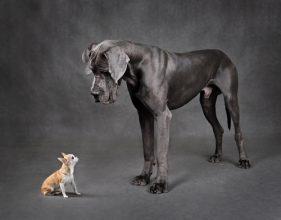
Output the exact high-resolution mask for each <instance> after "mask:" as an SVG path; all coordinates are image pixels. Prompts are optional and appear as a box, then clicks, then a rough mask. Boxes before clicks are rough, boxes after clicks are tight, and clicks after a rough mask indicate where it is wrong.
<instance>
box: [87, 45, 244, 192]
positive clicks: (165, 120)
mask: <svg viewBox="0 0 281 220" xmlns="http://www.w3.org/2000/svg"><path fill="white" fill-rule="evenodd" d="M82 60H83V62H84V63H87V67H86V71H87V73H92V74H93V75H94V80H93V84H92V87H91V94H92V95H93V96H94V99H95V101H96V102H101V103H104V104H108V103H113V102H115V100H116V97H117V90H118V87H119V86H120V83H121V80H122V79H123V80H125V81H126V83H127V87H128V90H129V94H130V97H131V100H132V102H133V105H134V106H135V107H136V109H137V111H138V115H139V121H140V126H141V131H142V140H143V153H144V166H143V170H142V172H141V174H140V175H138V176H136V177H134V178H133V180H132V181H131V183H132V184H133V185H147V184H149V183H150V176H151V174H152V172H153V165H154V164H155V162H156V165H157V177H156V180H155V182H154V183H153V184H152V185H151V186H150V188H149V192H151V193H164V192H167V191H168V185H167V176H168V149H169V128H170V122H171V118H172V113H171V110H173V109H177V108H180V107H181V106H183V105H185V104H186V103H188V102H189V101H190V100H191V99H193V98H194V97H195V96H197V95H198V94H200V103H201V106H202V109H203V113H204V115H205V117H206V119H207V120H208V122H209V123H210V124H211V126H212V128H213V132H214V135H215V139H216V149H215V153H214V154H213V155H212V156H211V157H210V158H209V161H210V162H212V163H217V162H220V161H221V160H222V136H223V132H224V130H223V128H222V126H221V125H220V123H219V121H218V119H217V116H216V109H215V104H216V99H217V96H218V95H219V94H223V97H224V101H225V109H226V112H227V119H228V120H227V121H228V128H229V129H230V126H231V119H232V121H233V124H234V129H235V135H234V137H235V141H236V144H237V147H238V152H239V163H238V166H239V167H240V168H249V167H250V162H249V159H248V157H247V154H246V152H245V147H244V141H243V137H242V132H241V128H240V123H239V106H238V96H237V92H238V76H237V70H236V68H235V65H234V64H233V63H232V61H231V60H230V58H229V57H228V56H227V55H226V54H225V53H223V52H222V51H220V50H215V49H208V50H197V51H192V52H187V53H174V52H169V51H167V50H163V49H160V48H158V47H156V46H148V45H144V44H140V43H133V42H131V41H119V40H105V41H103V42H101V43H92V44H90V45H89V46H88V47H87V48H86V49H85V51H84V52H83V54H82Z"/></svg>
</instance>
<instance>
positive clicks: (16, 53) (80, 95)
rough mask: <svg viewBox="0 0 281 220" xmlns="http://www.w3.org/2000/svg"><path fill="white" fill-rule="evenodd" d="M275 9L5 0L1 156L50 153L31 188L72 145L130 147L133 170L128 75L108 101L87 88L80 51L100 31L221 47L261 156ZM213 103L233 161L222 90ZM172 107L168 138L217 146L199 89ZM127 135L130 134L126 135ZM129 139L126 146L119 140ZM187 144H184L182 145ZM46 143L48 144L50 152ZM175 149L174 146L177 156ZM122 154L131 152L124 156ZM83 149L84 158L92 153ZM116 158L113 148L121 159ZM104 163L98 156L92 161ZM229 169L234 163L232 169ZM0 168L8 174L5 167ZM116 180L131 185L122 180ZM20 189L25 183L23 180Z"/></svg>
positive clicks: (273, 132) (267, 127)
mask: <svg viewBox="0 0 281 220" xmlns="http://www.w3.org/2000/svg"><path fill="white" fill-rule="evenodd" d="M280 11H281V2H280V1H272V0H267V1H265V0H263V1H262V0H255V1H244V0H243V1H237V0H235V1H234V0H233V1H223V0H212V1H197V0H188V1H186V0H182V1H176V0H171V1H161V0H158V1H149V0H148V1H135V0H127V1H113V0H112V1H105V0H100V1H98V0H95V1H94V0H92V1H86V0H81V1H67V0H64V1H63V0H56V1H35V0H34V1H28V0H24V1H16V0H10V1H1V2H0V19H1V20H0V23H1V26H0V33H1V34H0V42H1V47H0V49H1V52H0V73H1V76H0V77H1V81H0V103H1V104H0V135H1V136H0V145H1V149H3V152H6V153H5V160H2V161H0V164H1V163H2V165H4V166H7V167H8V168H9V166H10V169H12V170H13V172H15V173H17V170H18V167H20V165H17V163H15V162H13V163H12V162H9V161H11V158H13V157H15V155H14V154H16V155H17V157H18V158H19V161H21V160H20V158H21V157H20V155H26V156H27V158H28V159H26V160H25V159H23V161H22V163H23V164H28V163H34V164H33V165H34V166H36V165H38V164H37V162H35V161H36V159H35V158H34V157H35V156H36V157H37V160H38V163H39V164H40V161H42V160H49V161H52V162H49V163H47V162H45V165H44V166H45V167H49V168H48V169H47V168H45V167H44V168H43V167H42V169H41V170H40V172H39V171H38V173H37V174H36V175H37V176H38V179H37V181H36V182H34V187H35V188H36V187H37V188H38V187H39V185H36V184H39V183H40V184H41V182H40V181H41V180H43V178H44V176H45V175H46V174H47V173H48V172H49V170H50V165H52V166H53V168H54V169H55V168H57V164H56V162H55V159H56V157H57V156H58V152H60V150H62V151H63V150H64V151H70V150H73V151H74V152H77V153H78V154H80V155H84V156H85V157H86V156H87V155H91V154H92V153H93V154H94V152H92V151H95V150H96V151H98V150H99V151H98V152H100V153H101V152H102V155H108V154H109V155H110V152H114V151H116V152H118V155H119V153H120V154H121V152H131V151H132V155H136V158H138V162H137V165H136V166H135V167H134V170H133V171H132V173H130V175H128V177H132V176H133V175H134V174H137V172H139V168H140V167H141V163H142V154H141V139H140V129H139V125H138V118H137V113H136V110H135V109H134V107H133V105H132V104H131V101H130V99H129V95H128V92H127V91H126V86H125V83H124V82H123V83H122V87H121V89H120V93H121V94H120V96H119V99H118V101H117V102H116V103H115V104H114V105H107V106H103V105H99V104H95V103H94V101H93V99H92V97H91V96H90V90H89V89H90V85H91V80H92V77H91V76H86V75H85V74H84V72H83V71H84V65H83V64H82V62H81V53H82V51H83V50H84V48H85V47H86V46H87V45H88V44H89V43H90V42H92V41H96V42H100V41H102V40H105V39H128V40H132V41H135V42H141V43H146V44H152V45H157V46H159V47H161V48H165V49H168V50H170V51H178V52H184V51H190V50H196V49H205V48H218V49H221V50H223V51H225V52H226V53H227V54H228V55H229V56H230V57H231V59H232V60H233V61H234V63H235V64H236V65H237V68H238V72H239V98H240V110H241V125H242V129H243V130H244V133H245V136H246V140H247V142H248V143H250V144H249V147H248V151H249V152H250V153H251V154H252V155H253V156H252V158H254V159H256V162H255V163H258V162H257V161H258V158H259V159H261V158H263V154H262V153H261V154H260V155H259V156H258V154H256V155H255V152H256V151H257V149H260V152H264V148H263V147H266V148H267V149H269V151H268V152H270V151H271V150H272V149H273V147H272V148H270V146H271V142H270V141H273V142H274V143H278V144H275V145H274V146H277V145H279V141H277V142H276V140H277V139H278V136H279V134H280V131H281V123H280V116H281V113H280V112H281V102H280V94H281V87H280V80H281V72H280V69H281V62H280V54H281V41H280V35H281V32H280V30H281V26H280V24H281V22H280ZM217 106H218V107H217V112H218V115H219V118H220V121H221V124H222V125H223V127H224V128H225V131H226V132H225V136H226V137H229V143H231V144H230V145H231V148H233V152H234V153H233V155H232V154H231V158H232V160H233V161H232V162H233V163H234V161H236V159H237V154H236V152H235V150H236V149H234V148H235V146H234V144H233V143H232V138H233V130H232V131H231V133H229V132H228V131H227V127H226V115H225V112H224V103H223V100H222V98H221V97H220V98H219V102H218V104H217ZM172 113H173V121H172V129H171V145H172V147H173V148H177V147H178V148H180V146H182V145H183V143H186V144H188V143H189V141H190V142H192V141H193V142H194V143H195V144H196V145H197V147H196V148H194V151H196V149H197V150H198V154H200V150H201V148H206V146H203V145H206V143H207V145H210V147H209V148H208V150H207V151H206V152H211V151H212V150H213V145H214V144H213V137H212V136H213V134H212V130H211V128H210V126H209V124H208V123H207V122H206V120H205V118H204V117H203V114H202V110H201V107H200V104H199V98H198V97H196V98H195V99H194V100H193V101H191V102H190V103H189V104H188V105H186V106H185V107H183V108H181V109H179V110H175V111H173V112H172ZM125 137H126V138H128V139H131V140H132V141H131V142H130V143H123V142H124V139H125ZM230 137H231V139H230ZM272 137H273V138H272ZM257 138H260V139H257ZM262 138H265V139H266V138H270V141H269V142H264V143H263V146H260V148H255V146H254V144H253V143H257V144H259V143H261V142H260V141H257V140H263V139H262ZM265 139H264V140H265ZM201 140H203V142H200V141H201ZM230 140H231V141H230ZM180 141H182V142H180ZM204 141H205V142H204ZM179 143H182V144H179ZM202 143H205V144H202ZM126 145H130V147H128V148H125V147H123V148H122V146H126ZM78 146H79V148H78ZM105 146H107V147H105ZM211 146H212V147H211ZM274 149H275V151H274V154H275V155H279V154H280V150H279V149H278V148H277V147H276V148H274ZM189 150H190V151H192V149H189ZM189 150H188V149H186V153H187V154H188V152H189ZM12 151H13V153H12ZM46 152H47V153H49V152H51V154H49V156H46ZM176 152H177V151H176V149H175V155H174V156H175V158H177V157H176V155H177V154H176ZM231 152H232V151H231ZM202 154H203V156H206V155H204V153H202ZM269 154H270V153H269ZM40 155H44V156H42V157H40ZM97 155H98V154H97ZM111 156H112V157H114V156H116V155H111ZM232 156H233V157H232ZM96 157H97V158H98V156H96ZM117 157H119V156H117ZM126 157H129V154H128V155H125V156H124V160H126ZM234 157H235V160H234ZM250 158H251V155H250ZM88 159H89V163H90V162H91V160H92V159H91V158H88ZM279 159H280V158H279ZM198 160H202V158H200V159H198ZM81 161H83V160H81ZM117 161H118V158H116V164H119V163H118V162H117ZM279 161H280V160H279ZM119 162H120V163H122V161H119ZM81 163H82V162H81ZM8 164H10V165H8ZM34 166H32V167H34ZM81 166H82V165H81ZM87 166H89V164H88V165H85V167H87ZM206 166H208V164H207V165H206ZM14 168H16V171H15V170H14ZM103 168H104V167H100V166H99V164H98V163H96V166H95V169H97V170H99V169H103ZM122 169H123V168H122ZM185 169H187V170H188V169H189V168H188V167H186V168H185ZM185 169H183V170H185ZM232 169H234V170H235V169H236V168H235V167H231V168H230V169H229V170H232ZM124 170H126V167H125V168H124ZM0 172H3V173H2V174H3V175H4V173H5V172H7V173H6V174H7V175H9V173H8V171H3V170H2V171H0ZM81 172H82V171H81ZM120 172H121V171H120ZM122 172H125V171H122ZM173 172H177V170H176V169H175V170H174V171H173ZM35 173H36V172H35ZM3 175H1V178H2V176H3ZM100 175H102V174H100ZM81 176H82V175H81ZM81 178H82V177H81ZM111 179H113V177H111ZM0 181H1V180H0ZM5 181H6V182H0V183H1V185H0V190H1V189H4V186H6V185H5V184H11V182H9V181H12V180H9V179H8V180H7V179H6V180H5ZM14 181H16V180H14ZM85 181H86V180H85ZM91 181H93V180H91ZM120 181H121V180H120ZM122 181H123V184H125V186H127V185H126V184H127V180H126V179H125V180H122ZM273 181H276V180H273ZM15 184H16V183H15ZM1 186H2V188H1ZM125 186H124V187H125ZM130 190H132V191H133V190H135V188H130ZM18 191H19V192H22V191H21V189H20V188H19V189H18ZM82 191H83V190H82ZM84 191H85V190H84ZM36 192H37V191H36ZM140 192H141V191H139V193H140ZM82 193H83V192H82ZM142 193H145V192H142ZM36 196H38V195H37V194H36ZM154 198H155V197H154ZM159 212H160V211H159ZM7 213H10V212H8V211H7ZM7 213H5V214H7ZM253 213H254V212H253ZM278 213H280V212H279V211H278ZM7 216H10V214H9V215H8V214H7ZM7 216H6V217H7ZM27 216H28V215H27ZM10 217H11V216H10ZM123 217H124V216H123Z"/></svg>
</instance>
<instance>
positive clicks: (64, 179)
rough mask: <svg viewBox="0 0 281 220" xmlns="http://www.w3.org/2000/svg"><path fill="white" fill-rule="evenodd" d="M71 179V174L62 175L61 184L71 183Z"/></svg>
mask: <svg viewBox="0 0 281 220" xmlns="http://www.w3.org/2000/svg"><path fill="white" fill-rule="evenodd" d="M73 179H74V177H73V174H69V175H64V177H63V182H64V183H71V182H72V181H73Z"/></svg>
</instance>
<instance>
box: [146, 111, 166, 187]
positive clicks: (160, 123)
mask: <svg viewBox="0 0 281 220" xmlns="http://www.w3.org/2000/svg"><path fill="white" fill-rule="evenodd" d="M171 118H172V113H171V112H170V110H169V109H168V107H167V106H166V108H165V110H164V111H163V112H161V113H160V114H158V115H157V116H155V133H156V134H155V135H156V137H155V140H156V150H155V153H156V159H157V177H156V181H155V183H153V184H152V186H151V187H150V190H149V191H150V192H151V193H165V192H168V183H167V178H168V149H169V134H170V122H171Z"/></svg>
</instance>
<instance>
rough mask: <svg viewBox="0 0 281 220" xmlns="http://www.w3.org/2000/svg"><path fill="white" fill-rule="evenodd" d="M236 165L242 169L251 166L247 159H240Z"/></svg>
mask: <svg viewBox="0 0 281 220" xmlns="http://www.w3.org/2000/svg"><path fill="white" fill-rule="evenodd" d="M238 167H239V168H242V169H249V168H251V164H250V161H249V160H248V159H240V160H239V164H238Z"/></svg>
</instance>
